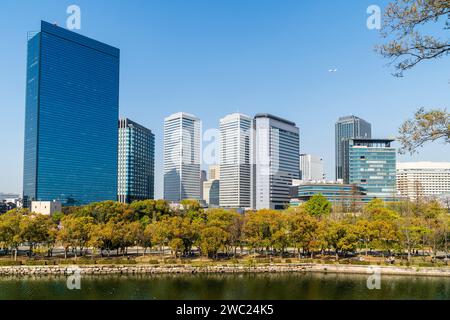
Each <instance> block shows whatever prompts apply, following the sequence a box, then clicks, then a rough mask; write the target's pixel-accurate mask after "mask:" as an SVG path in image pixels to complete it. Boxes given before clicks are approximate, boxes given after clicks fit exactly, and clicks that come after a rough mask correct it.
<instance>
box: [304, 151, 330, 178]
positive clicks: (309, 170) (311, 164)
mask: <svg viewBox="0 0 450 320" xmlns="http://www.w3.org/2000/svg"><path fill="white" fill-rule="evenodd" d="M300 179H301V180H303V181H321V180H324V179H325V175H324V170H323V158H321V157H318V156H314V155H312V154H301V155H300Z"/></svg>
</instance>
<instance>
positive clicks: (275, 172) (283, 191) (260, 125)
mask: <svg viewBox="0 0 450 320" xmlns="http://www.w3.org/2000/svg"><path fill="white" fill-rule="evenodd" d="M252 140H253V141H254V143H253V144H252V159H253V163H254V165H253V166H252V171H253V172H252V179H253V181H252V196H253V202H254V203H253V205H252V207H253V208H256V209H258V210H259V209H277V210H278V209H284V208H285V207H286V206H288V205H289V201H290V197H289V193H290V188H291V186H292V180H294V179H299V175H300V168H299V157H300V130H299V128H298V127H297V126H296V125H295V123H294V122H291V121H288V120H285V119H282V118H279V117H276V116H273V115H270V114H258V115H256V116H255V119H254V137H253V139H252Z"/></svg>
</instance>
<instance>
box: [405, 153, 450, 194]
mask: <svg viewBox="0 0 450 320" xmlns="http://www.w3.org/2000/svg"><path fill="white" fill-rule="evenodd" d="M397 191H398V193H399V194H400V195H401V196H403V197H407V198H409V199H412V200H415V199H416V198H417V197H424V198H440V197H442V196H443V195H446V194H450V162H404V163H397Z"/></svg>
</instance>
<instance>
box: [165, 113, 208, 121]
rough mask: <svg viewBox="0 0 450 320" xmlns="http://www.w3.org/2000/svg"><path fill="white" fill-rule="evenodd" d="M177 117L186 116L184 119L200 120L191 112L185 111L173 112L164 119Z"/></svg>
mask: <svg viewBox="0 0 450 320" xmlns="http://www.w3.org/2000/svg"><path fill="white" fill-rule="evenodd" d="M179 118H186V119H191V120H194V121H199V120H200V119H199V118H197V117H196V116H194V115H193V114H190V113H186V112H177V113H174V114H172V115H170V116H168V117H167V118H165V119H164V121H169V120H173V119H179Z"/></svg>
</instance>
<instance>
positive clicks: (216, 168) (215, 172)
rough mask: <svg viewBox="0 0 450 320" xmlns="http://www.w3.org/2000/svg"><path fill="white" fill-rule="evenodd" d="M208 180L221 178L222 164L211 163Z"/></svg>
mask: <svg viewBox="0 0 450 320" xmlns="http://www.w3.org/2000/svg"><path fill="white" fill-rule="evenodd" d="M208 171H209V172H208V180H219V179H220V165H218V164H215V165H211V166H209V168H208Z"/></svg>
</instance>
